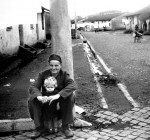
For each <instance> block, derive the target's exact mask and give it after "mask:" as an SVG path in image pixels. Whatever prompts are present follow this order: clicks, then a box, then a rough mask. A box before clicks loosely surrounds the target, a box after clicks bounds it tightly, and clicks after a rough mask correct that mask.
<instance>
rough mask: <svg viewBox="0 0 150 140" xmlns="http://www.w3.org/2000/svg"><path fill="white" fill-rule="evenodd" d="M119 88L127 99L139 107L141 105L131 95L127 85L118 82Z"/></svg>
mask: <svg viewBox="0 0 150 140" xmlns="http://www.w3.org/2000/svg"><path fill="white" fill-rule="evenodd" d="M117 85H118V87H119V89H120V90H121V91H122V92H123V94H124V96H125V97H126V98H127V100H128V101H129V102H130V103H131V104H132V105H133V106H134V107H139V105H138V104H137V103H136V102H135V101H134V99H133V98H132V97H131V96H130V94H129V92H128V91H127V87H126V86H125V85H123V84H122V83H118V84H117Z"/></svg>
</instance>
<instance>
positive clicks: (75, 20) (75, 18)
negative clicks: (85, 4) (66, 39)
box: [74, 0, 77, 39]
mask: <svg viewBox="0 0 150 140" xmlns="http://www.w3.org/2000/svg"><path fill="white" fill-rule="evenodd" d="M74 2H75V9H74V11H75V17H74V24H75V39H77V15H76V0H74Z"/></svg>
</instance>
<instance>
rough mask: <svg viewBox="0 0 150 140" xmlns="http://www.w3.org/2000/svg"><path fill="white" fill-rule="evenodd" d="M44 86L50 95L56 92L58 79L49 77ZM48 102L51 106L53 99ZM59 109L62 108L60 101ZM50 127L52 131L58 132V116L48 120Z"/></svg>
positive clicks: (57, 105) (57, 108)
mask: <svg viewBox="0 0 150 140" xmlns="http://www.w3.org/2000/svg"><path fill="white" fill-rule="evenodd" d="M44 87H45V89H46V92H47V93H48V95H49V96H50V95H51V93H52V92H54V90H55V88H56V87H57V80H56V79H55V78H54V77H48V78H47V79H45V80H44ZM52 95H53V94H52ZM48 98H49V97H48ZM48 102H49V106H50V105H51V103H52V102H53V101H52V102H51V101H48ZM59 109H60V106H59V102H57V104H56V110H59ZM48 127H49V132H50V133H53V132H54V133H56V132H58V128H57V127H58V126H57V117H55V118H52V119H50V120H49V121H48Z"/></svg>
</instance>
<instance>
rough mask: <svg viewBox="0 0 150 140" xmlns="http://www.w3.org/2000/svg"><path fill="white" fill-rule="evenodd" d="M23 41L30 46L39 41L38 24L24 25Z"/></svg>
mask: <svg viewBox="0 0 150 140" xmlns="http://www.w3.org/2000/svg"><path fill="white" fill-rule="evenodd" d="M31 26H32V27H31ZM23 42H24V44H27V45H30V46H32V45H34V44H35V43H36V42H37V31H36V24H32V25H31V24H24V25H23Z"/></svg>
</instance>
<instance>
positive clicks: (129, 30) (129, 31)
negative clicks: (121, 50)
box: [124, 29, 133, 34]
mask: <svg viewBox="0 0 150 140" xmlns="http://www.w3.org/2000/svg"><path fill="white" fill-rule="evenodd" d="M132 32H133V30H132V29H127V30H125V31H124V34H131V33H132Z"/></svg>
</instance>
